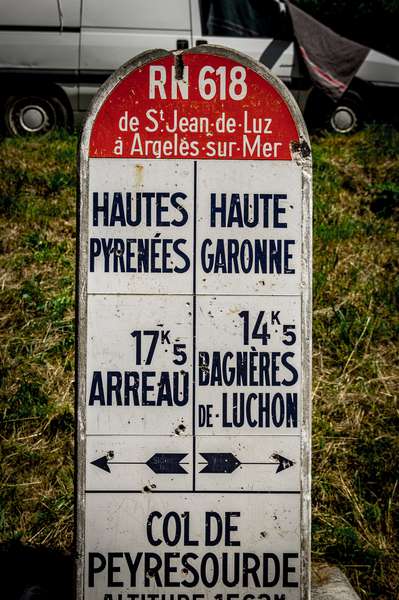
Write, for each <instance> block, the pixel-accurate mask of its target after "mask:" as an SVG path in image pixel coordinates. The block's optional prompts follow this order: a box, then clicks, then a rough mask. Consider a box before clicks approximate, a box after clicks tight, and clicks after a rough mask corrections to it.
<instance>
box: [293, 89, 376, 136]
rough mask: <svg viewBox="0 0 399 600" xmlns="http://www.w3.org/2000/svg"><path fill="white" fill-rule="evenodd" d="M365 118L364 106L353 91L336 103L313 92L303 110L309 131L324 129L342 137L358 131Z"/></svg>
mask: <svg viewBox="0 0 399 600" xmlns="http://www.w3.org/2000/svg"><path fill="white" fill-rule="evenodd" d="M365 116H366V111H365V104H364V102H363V100H362V97H361V96H360V94H358V93H357V92H355V91H354V90H348V91H347V92H346V93H345V94H344V95H343V96H342V98H340V100H338V102H336V103H334V102H332V100H330V99H329V98H328V97H327V96H325V95H324V94H322V93H321V92H319V91H318V90H314V91H313V92H312V94H311V95H310V97H309V100H308V102H307V104H306V108H305V121H306V123H307V125H308V127H309V128H310V129H325V130H327V131H331V132H334V133H340V134H342V135H348V134H350V133H354V132H355V131H357V130H358V129H360V128H361V127H362V126H363V124H364V121H365Z"/></svg>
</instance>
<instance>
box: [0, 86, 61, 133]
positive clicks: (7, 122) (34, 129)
mask: <svg viewBox="0 0 399 600" xmlns="http://www.w3.org/2000/svg"><path fill="white" fill-rule="evenodd" d="M3 106H4V108H3V115H4V117H3V119H4V129H5V132H6V133H7V134H8V135H11V136H24V135H29V134H34V135H42V134H44V133H48V132H49V131H54V130H55V129H57V128H58V127H67V125H68V112H67V109H66V107H65V105H64V104H63V103H62V101H61V100H60V99H59V98H58V97H57V96H53V95H49V96H38V95H34V94H20V95H12V96H8V98H6V100H5V102H4V105H3Z"/></svg>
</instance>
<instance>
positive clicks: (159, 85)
mask: <svg viewBox="0 0 399 600" xmlns="http://www.w3.org/2000/svg"><path fill="white" fill-rule="evenodd" d="M182 75H183V76H182V77H181V78H180V79H178V78H176V67H175V66H173V67H171V69H170V72H169V73H168V71H167V69H166V67H164V66H161V65H150V68H149V98H150V100H154V99H156V98H159V99H162V100H168V99H171V100H177V99H181V100H188V99H189V91H190V83H193V84H194V83H195V84H196V85H195V86H194V87H196V88H197V89H198V92H199V94H200V96H201V98H203V100H214V99H219V100H226V98H231V99H232V100H237V101H238V100H243V99H244V98H245V97H246V95H247V91H248V90H247V84H246V81H245V79H246V69H245V67H243V66H233V67H226V66H220V67H217V68H215V67H212V66H210V65H205V66H204V67H202V68H201V70H200V71H199V73H198V80H197V81H196V82H194V81H193V82H191V81H190V72H189V67H186V66H185V67H183V71H182Z"/></svg>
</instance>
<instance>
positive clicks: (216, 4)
mask: <svg viewBox="0 0 399 600" xmlns="http://www.w3.org/2000/svg"><path fill="white" fill-rule="evenodd" d="M200 8H201V25H202V35H209V36H228V37H250V38H252V37H262V38H273V37H277V36H278V37H280V38H281V36H279V35H278V34H279V32H280V31H281V29H282V15H280V9H279V5H278V3H277V2H275V0H200Z"/></svg>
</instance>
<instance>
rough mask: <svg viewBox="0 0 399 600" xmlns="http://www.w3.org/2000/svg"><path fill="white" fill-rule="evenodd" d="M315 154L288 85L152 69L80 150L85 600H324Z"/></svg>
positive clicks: (211, 70) (215, 63)
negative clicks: (313, 574) (313, 513)
mask: <svg viewBox="0 0 399 600" xmlns="http://www.w3.org/2000/svg"><path fill="white" fill-rule="evenodd" d="M310 387H311V153H310V147H309V139H308V136H307V132H306V128H305V125H304V122H303V119H302V116H301V114H300V112H299V109H298V108H297V106H296V104H295V101H294V100H293V98H292V97H291V95H290V93H289V92H288V91H287V89H286V88H285V86H284V85H283V84H282V83H281V82H280V81H279V80H277V79H276V78H275V77H274V76H273V75H272V74H271V73H270V72H269V71H268V70H267V69H266V68H264V67H263V66H262V65H260V64H259V63H257V62H255V61H253V60H251V59H250V58H248V57H246V56H244V55H242V54H239V53H237V52H234V51H232V50H228V49H225V48H221V47H217V46H200V47H197V48H195V49H191V50H187V51H182V52H175V53H169V52H166V51H163V50H154V51H150V52H146V53H144V54H141V55H140V56H138V57H136V58H135V59H133V60H132V61H130V62H128V63H126V64H125V65H124V66H123V67H121V68H120V69H119V70H118V71H116V72H115V73H114V74H113V75H112V76H111V77H110V79H109V80H108V81H107V82H106V83H105V84H104V86H103V87H102V88H101V90H100V91H99V93H98V95H97V97H96V99H95V101H94V103H93V105H92V108H91V110H90V112H89V115H88V117H87V120H86V124H85V127H84V131H83V134H82V139H81V147H80V207H79V257H78V361H77V534H76V540H77V597H78V598H79V600H80V599H84V600H133V599H134V600H202V599H214V600H255V599H262V600H305V599H306V600H308V599H310V577H309V571H310V421H311V408H310Z"/></svg>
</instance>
